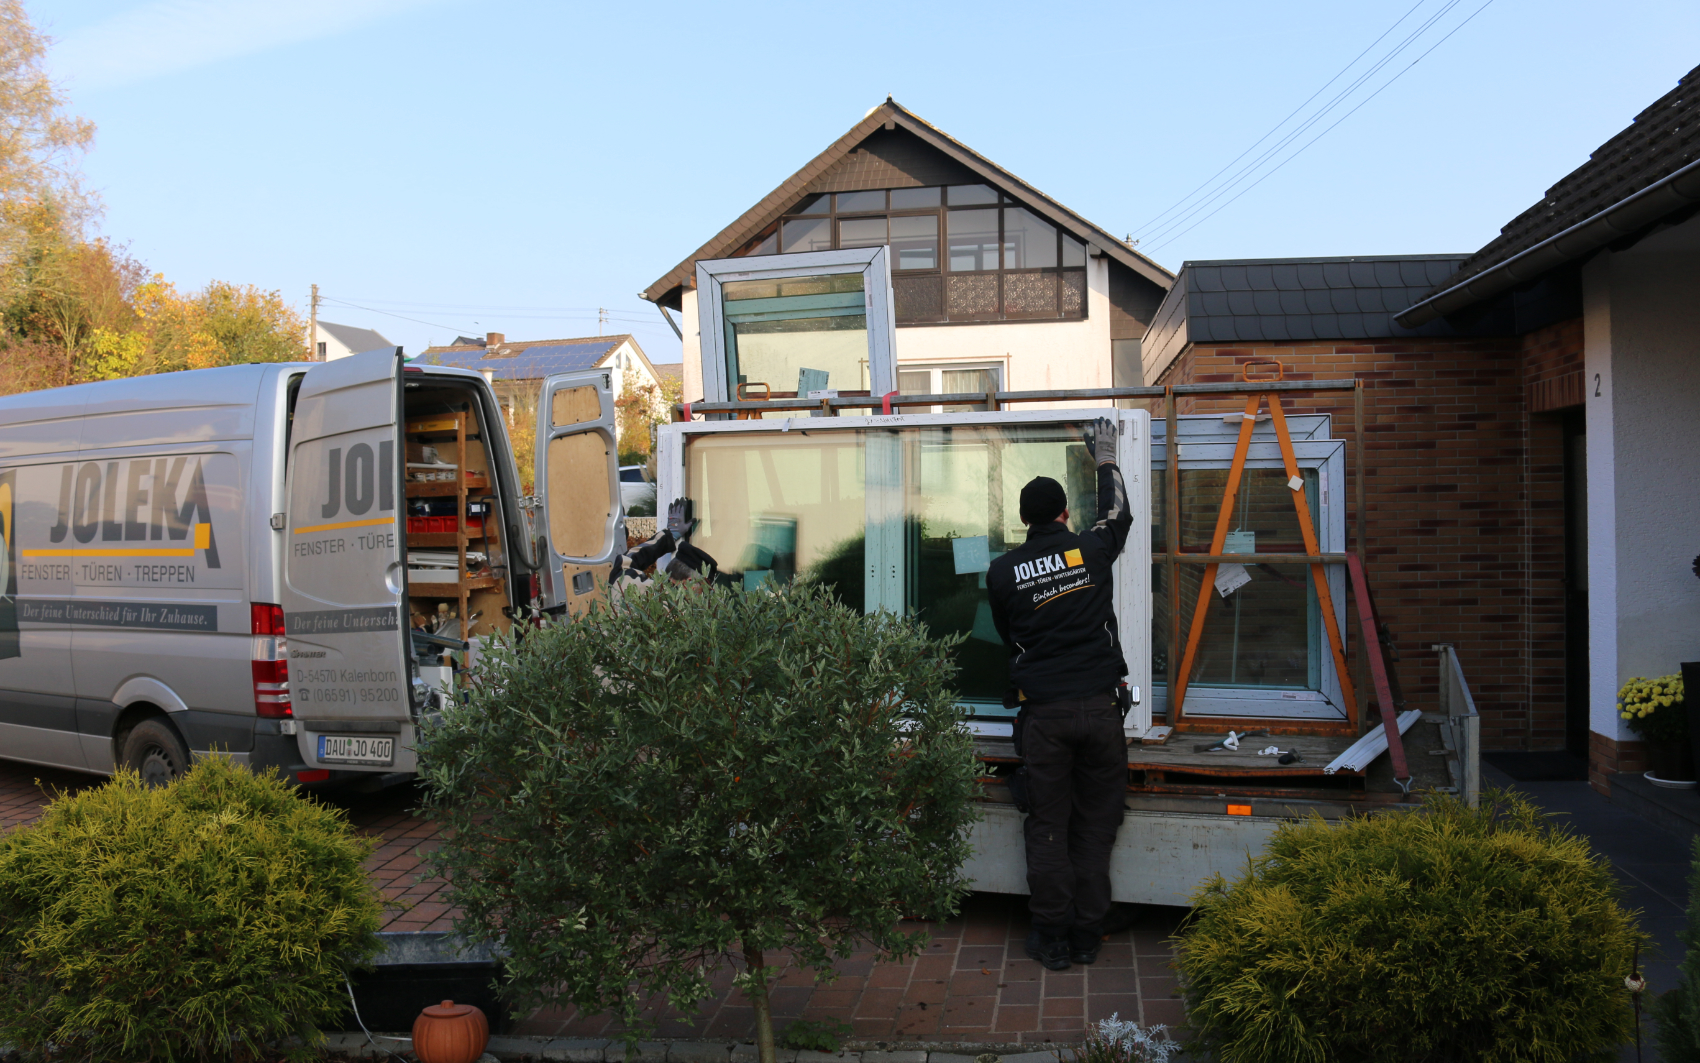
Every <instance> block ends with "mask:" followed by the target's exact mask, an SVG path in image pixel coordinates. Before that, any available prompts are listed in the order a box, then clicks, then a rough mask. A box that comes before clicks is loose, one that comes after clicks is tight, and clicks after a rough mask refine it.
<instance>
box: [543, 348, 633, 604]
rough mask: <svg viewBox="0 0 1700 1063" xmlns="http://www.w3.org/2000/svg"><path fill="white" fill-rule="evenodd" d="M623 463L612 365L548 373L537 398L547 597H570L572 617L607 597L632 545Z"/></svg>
mask: <svg viewBox="0 0 1700 1063" xmlns="http://www.w3.org/2000/svg"><path fill="white" fill-rule="evenodd" d="M619 463H620V459H619V453H618V448H617V447H616V445H615V442H614V392H613V382H612V376H611V371H610V370H607V369H594V370H588V371H585V372H578V373H559V374H557V375H555V376H552V377H549V378H547V379H546V380H544V381H543V391H542V393H541V394H540V395H539V396H538V403H537V493H538V495H539V496H540V497H541V499H542V502H543V506H542V515H543V529H542V533H543V534H542V539H543V548H542V550H541V551H540V552H541V553H542V554H543V555H544V556H543V557H542V558H540V560H543V561H544V575H545V580H546V584H547V585H546V587H545V590H544V595H543V597H544V599H545V601H546V602H547V603H548V604H550V605H559V604H562V603H565V604H566V606H567V613H568V615H570V616H578V615H579V614H581V613H583V612H584V611H585V610H587V609H589V608H590V606H591V604H592V603H593V602H599V601H605V600H606V599H607V596H608V572H609V566H610V565H611V563H612V562H613V560H614V558H615V557H616V556H618V555H619V554H623V553H625V552H626V538H625V513H624V511H623V510H622V508H621V506H620V469H619Z"/></svg>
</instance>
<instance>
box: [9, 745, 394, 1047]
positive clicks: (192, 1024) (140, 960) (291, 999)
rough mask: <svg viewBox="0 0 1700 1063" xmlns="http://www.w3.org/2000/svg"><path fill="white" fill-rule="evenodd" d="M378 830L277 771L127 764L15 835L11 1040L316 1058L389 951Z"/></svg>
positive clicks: (222, 764) (217, 764) (214, 761)
mask: <svg viewBox="0 0 1700 1063" xmlns="http://www.w3.org/2000/svg"><path fill="white" fill-rule="evenodd" d="M374 845H375V843H374V842H372V841H369V840H367V839H364V838H361V837H359V836H357V835H355V834H354V833H353V832H352V831H351V830H350V828H349V826H348V824H347V822H346V821H345V820H344V819H343V818H342V815H341V813H339V812H337V811H334V810H332V809H329V808H326V807H324V806H322V805H319V804H317V803H315V802H313V801H311V800H309V799H307V798H304V797H301V796H299V795H297V794H296V793H295V791H294V790H293V789H291V788H290V787H288V786H287V785H285V784H284V783H283V782H282V781H280V780H279V779H278V778H277V777H276V775H275V773H267V774H265V775H255V774H254V773H252V772H250V771H249V770H248V769H247V768H245V767H242V766H239V765H234V764H231V763H230V762H229V761H227V760H225V759H223V758H220V757H212V758H207V759H204V760H202V761H200V762H198V763H197V764H196V765H195V766H194V767H193V768H192V769H191V770H190V771H188V772H187V773H185V774H184V775H183V776H182V777H181V778H179V779H177V780H176V781H175V782H173V783H171V784H170V785H169V786H163V787H157V788H149V787H147V786H145V785H143V783H142V780H141V778H140V776H138V775H136V774H135V773H134V772H131V771H121V772H120V773H119V774H118V775H116V776H114V777H113V779H112V780H111V781H110V782H108V783H107V784H105V785H104V786H100V787H97V788H94V789H90V790H85V791H83V792H81V793H78V794H74V795H71V796H64V797H59V798H58V799H56V800H55V801H53V803H52V804H50V805H48V807H47V810H46V812H45V813H44V814H43V815H42V817H41V819H40V820H38V821H37V822H36V823H34V824H32V825H29V826H25V827H21V828H19V829H17V830H14V831H12V832H10V833H8V834H6V835H5V836H4V837H0V913H4V917H3V918H0V1042H6V1041H9V1042H12V1043H13V1044H14V1045H16V1046H17V1047H19V1048H20V1049H22V1050H24V1051H25V1052H27V1053H31V1054H48V1052H49V1049H50V1046H51V1050H52V1052H53V1053H55V1054H58V1055H60V1056H62V1057H63V1058H67V1059H97V1060H232V1059H234V1060H249V1059H256V1058H262V1057H264V1058H271V1057H274V1056H276V1055H280V1054H281V1055H285V1056H290V1057H292V1058H305V1057H308V1056H310V1055H312V1048H311V1045H312V1044H313V1042H315V1041H317V1040H318V1030H317V1026H318V1025H319V1024H325V1023H329V1022H331V1021H333V1020H335V1019H337V1018H338V1017H339V1016H340V1015H342V1014H343V1013H344V1012H346V1011H347V1006H348V997H347V995H346V990H345V989H344V985H343V972H344V970H345V969H346V968H347V967H348V966H350V965H355V964H360V963H363V962H366V961H369V960H370V959H371V958H372V957H373V956H374V955H375V954H376V952H377V948H378V939H377V936H376V931H377V928H378V926H379V915H380V913H381V909H382V902H381V900H380V898H379V897H378V894H377V892H376V890H374V888H373V887H372V885H371V883H370V882H369V881H368V879H367V877H366V874H365V871H364V869H363V868H362V866H361V865H362V861H363V860H364V859H365V858H366V857H367V856H369V855H370V854H371V852H372V850H373V848H374Z"/></svg>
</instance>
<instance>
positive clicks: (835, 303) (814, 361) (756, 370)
mask: <svg viewBox="0 0 1700 1063" xmlns="http://www.w3.org/2000/svg"><path fill="white" fill-rule="evenodd" d="M721 296H722V298H723V300H724V306H725V314H726V361H727V366H726V373H727V379H729V380H732V381H734V382H736V383H737V384H743V385H751V386H750V387H747V388H746V389H745V394H746V395H747V396H748V397H750V398H761V397H762V396H763V394H770V395H794V394H797V393H799V392H802V391H813V390H820V389H827V388H836V389H838V390H840V391H866V390H867V389H868V369H867V359H868V318H867V296H866V293H865V292H864V291H863V289H862V275H861V274H860V273H834V274H827V275H824V276H818V277H788V278H784V279H778V280H753V281H728V282H727V283H725V284H724V285H722V286H721ZM761 384H765V385H767V387H766V389H765V390H764V389H763V388H761V387H759V386H756V385H761Z"/></svg>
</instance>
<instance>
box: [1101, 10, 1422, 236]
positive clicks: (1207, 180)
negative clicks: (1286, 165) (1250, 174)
mask: <svg viewBox="0 0 1700 1063" xmlns="http://www.w3.org/2000/svg"><path fill="white" fill-rule="evenodd" d="M1427 2H1428V0H1417V2H1416V3H1415V4H1412V5H1411V10H1410V11H1407V12H1405V13H1404V14H1403V15H1400V16H1399V17H1398V18H1397V19H1395V20H1394V22H1393V25H1391V26H1389V27H1387V28H1386V29H1384V30H1382V31H1381V36H1380V37H1377V38H1376V39H1375V40H1373V41H1370V42H1369V45H1368V47H1366V48H1365V49H1364V50H1363V51H1361V52H1359V53H1358V54H1357V55H1355V56H1353V57H1352V61H1351V62H1349V63H1347V64H1346V65H1345V66H1343V67H1341V68H1340V71H1339V73H1337V74H1335V75H1334V76H1333V77H1331V78H1329V79H1328V80H1327V81H1325V82H1323V83H1322V87H1321V88H1319V89H1317V90H1316V91H1315V92H1313V93H1311V94H1310V96H1309V97H1307V98H1306V99H1305V101H1304V102H1303V103H1301V104H1299V105H1298V106H1297V107H1294V108H1293V109H1292V111H1291V112H1289V113H1288V114H1287V116H1286V117H1285V118H1283V119H1281V120H1280V121H1279V122H1276V123H1275V124H1274V125H1272V126H1270V127H1269V132H1267V133H1265V134H1263V135H1262V136H1260V137H1258V138H1257V139H1256V140H1254V141H1252V143H1251V147H1249V148H1246V149H1245V150H1244V151H1242V152H1240V153H1239V154H1238V155H1235V156H1234V157H1233V158H1232V159H1229V160H1228V163H1227V165H1226V166H1223V167H1222V168H1221V169H1220V170H1217V171H1216V172H1215V173H1213V174H1211V175H1210V176H1209V177H1207V178H1205V179H1204V181H1203V182H1202V183H1201V184H1199V186H1198V187H1197V188H1195V189H1193V190H1192V191H1191V192H1188V193H1187V194H1186V195H1184V196H1182V197H1181V198H1180V199H1178V200H1176V201H1175V203H1174V204H1173V205H1172V206H1170V207H1168V208H1167V209H1165V210H1164V211H1162V212H1161V213H1160V214H1158V215H1156V216H1155V217H1153V218H1152V219H1150V220H1149V221H1146V222H1141V223H1140V225H1139V226H1138V228H1136V229H1135V230H1134V232H1143V231H1144V230H1146V229H1148V228H1150V227H1151V226H1152V225H1155V224H1156V223H1157V222H1158V221H1161V220H1162V219H1163V218H1164V217H1166V216H1167V215H1168V214H1169V213H1170V211H1173V210H1176V209H1178V208H1179V207H1180V206H1182V205H1183V204H1184V203H1186V201H1187V200H1189V199H1191V198H1192V197H1193V196H1195V195H1197V194H1198V193H1199V192H1200V191H1201V190H1202V189H1203V188H1204V187H1205V186H1207V185H1209V184H1210V183H1211V182H1212V181H1214V180H1216V178H1218V177H1220V176H1222V175H1223V174H1225V173H1227V172H1228V169H1229V167H1231V166H1233V165H1234V163H1236V162H1239V161H1240V160H1241V159H1243V158H1245V157H1246V156H1247V155H1250V154H1251V152H1252V150H1253V149H1254V148H1256V147H1257V146H1258V145H1259V144H1261V143H1263V142H1264V141H1265V140H1268V139H1269V138H1270V137H1272V136H1274V135H1275V131H1276V130H1277V129H1280V128H1281V127H1282V126H1284V125H1286V124H1287V123H1288V122H1290V121H1292V119H1293V115H1295V114H1298V113H1299V112H1300V111H1302V110H1304V109H1305V108H1306V107H1308V106H1310V101H1311V100H1314V99H1316V98H1317V97H1318V96H1320V95H1322V93H1323V92H1324V90H1326V89H1327V88H1328V86H1330V85H1332V84H1334V83H1335V82H1336V81H1339V80H1340V79H1341V78H1342V77H1345V76H1346V71H1348V70H1350V69H1352V67H1354V66H1356V65H1357V63H1358V60H1359V59H1362V58H1363V57H1364V56H1366V55H1368V54H1369V51H1370V49H1371V48H1374V47H1375V46H1376V45H1378V44H1380V43H1381V42H1382V39H1383V38H1385V37H1386V36H1387V35H1388V34H1389V33H1392V32H1393V31H1394V30H1395V29H1398V28H1399V24H1400V23H1401V22H1404V21H1405V20H1406V19H1408V18H1410V17H1411V12H1412V11H1415V10H1416V9H1417V8H1419V7H1422V6H1423V5H1424V4H1426V3H1427Z"/></svg>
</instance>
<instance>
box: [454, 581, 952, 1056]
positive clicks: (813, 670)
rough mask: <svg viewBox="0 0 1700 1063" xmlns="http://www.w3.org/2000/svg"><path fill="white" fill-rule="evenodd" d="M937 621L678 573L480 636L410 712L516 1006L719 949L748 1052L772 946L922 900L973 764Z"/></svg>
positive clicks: (829, 954) (913, 940)
mask: <svg viewBox="0 0 1700 1063" xmlns="http://www.w3.org/2000/svg"><path fill="white" fill-rule="evenodd" d="M952 645H954V642H953V641H935V640H932V639H929V638H928V637H927V633H926V629H925V628H923V627H922V626H921V625H920V624H918V623H917V622H915V621H914V620H912V619H905V618H899V617H895V616H892V615H890V614H884V613H880V614H875V615H873V616H864V615H862V614H860V613H859V612H856V611H853V610H851V609H849V608H846V607H845V606H844V605H842V604H840V603H839V602H838V601H836V600H835V599H834V598H833V596H832V595H831V593H830V591H829V590H827V589H825V588H822V587H818V586H805V585H795V586H792V587H789V588H786V589H783V590H779V591H771V592H770V591H758V592H751V593H745V592H742V591H740V590H737V589H731V588H726V587H714V588H709V587H705V586H704V585H702V584H686V585H682V586H673V587H667V586H663V587H658V588H656V589H655V590H653V591H650V592H648V593H643V594H636V595H630V596H628V597H626V598H625V600H624V602H623V603H622V605H621V606H620V608H619V609H618V610H617V611H609V610H605V609H598V610H596V611H593V612H591V613H590V614H588V615H586V616H582V617H579V618H578V619H576V620H573V621H571V622H563V623H558V624H552V625H549V626H546V627H544V628H541V629H539V630H535V631H533V632H531V633H530V634H528V635H526V637H525V638H524V639H523V641H520V642H518V643H513V642H507V641H498V642H496V643H495V644H494V645H493V646H492V647H491V648H490V649H489V650H488V652H487V653H486V655H485V656H484V662H485V664H484V671H483V673H482V674H481V675H480V676H479V677H478V678H477V680H476V681H475V682H474V684H473V686H472V687H471V692H470V694H469V695H468V696H467V697H466V698H465V699H464V700H463V701H462V703H461V704H459V705H456V706H453V707H451V708H449V709H448V710H447V711H445V712H444V713H443V716H442V721H441V723H440V724H439V725H437V726H435V727H431V728H428V729H427V730H426V733H425V735H424V740H423V742H422V745H421V752H420V758H421V773H422V775H423V777H424V778H425V780H426V781H427V782H428V784H429V787H430V795H431V796H430V798H429V811H430V813H431V814H432V815H433V816H435V817H436V818H437V819H438V821H439V822H441V823H443V824H444V825H445V826H446V827H447V828H449V829H448V830H447V831H446V834H447V838H446V839H445V841H444V844H443V846H442V848H441V849H440V850H439V851H438V852H437V853H436V854H434V856H433V857H432V861H433V866H434V867H435V868H437V869H438V870H440V871H441V872H442V873H444V875H445V876H446V877H447V879H448V880H449V882H450V884H451V894H450V898H451V900H452V902H453V903H454V904H455V905H457V906H458V907H459V908H460V910H461V913H462V915H461V918H460V920H459V922H458V923H457V928H458V930H459V932H460V933H461V934H463V935H464V936H466V937H467V938H469V939H472V940H478V941H488V942H492V943H500V944H501V945H502V947H503V948H505V949H506V950H507V955H506V960H505V964H506V970H507V972H508V977H509V980H510V981H509V985H508V986H507V990H508V993H509V996H510V999H511V1000H512V1001H513V1002H514V1003H515V1004H517V1005H522V1006H523V1005H567V1004H571V1005H574V1006H576V1007H577V1008H579V1009H580V1010H581V1011H583V1012H586V1013H592V1014H594V1013H599V1012H604V1011H612V1012H615V1013H616V1014H618V1015H619V1017H620V1018H621V1020H622V1021H623V1022H624V1023H625V1024H626V1026H627V1028H628V1030H631V1031H633V1033H632V1034H631V1036H632V1037H633V1038H635V1037H636V1036H637V1033H636V1031H639V1030H641V1029H643V1028H644V1027H645V1023H644V1019H643V1013H644V1009H645V1007H646V1005H647V1004H648V1003H649V1002H650V1001H651V1000H652V999H653V998H655V997H656V996H660V995H664V996H665V997H666V998H667V999H668V1000H669V1001H670V1002H671V1003H672V1005H673V1006H675V1007H677V1008H680V1009H682V1010H686V1011H688V1010H690V1009H692V1008H693V1007H694V1006H695V1005H696V1003H697V1002H699V1001H701V1000H702V999H704V998H705V997H707V996H708V995H709V994H710V992H711V987H710V982H709V978H710V976H711V974H712V973H713V971H714V970H715V969H716V968H717V967H718V966H720V965H721V964H723V963H725V962H727V961H728V960H729V959H730V958H732V957H736V958H737V959H738V960H739V961H741V969H740V970H739V973H738V974H737V976H736V984H737V985H738V986H739V987H740V988H742V989H743V990H745V992H746V993H748V995H749V998H750V1000H751V1003H752V1006H753V1007H754V1010H755V1013H756V1019H757V1027H758V1044H759V1046H760V1048H761V1054H762V1057H763V1058H764V1059H766V1060H772V1059H773V1051H774V1045H773V1029H772V1022H771V1017H770V1015H769V1013H768V1010H767V985H768V983H769V981H771V979H772V978H773V977H774V975H775V973H776V972H777V971H778V970H779V969H781V968H779V967H778V966H777V965H776V964H775V963H774V962H773V961H774V960H775V959H776V957H775V955H774V953H775V952H776V951H777V950H786V951H789V952H790V953H791V954H792V955H793V956H794V957H795V960H796V962H797V963H798V964H800V965H801V966H805V967H812V968H815V969H816V970H817V972H823V973H829V966H830V964H831V962H832V960H833V957H834V956H840V957H846V956H849V955H850V954H851V952H852V951H853V949H854V948H855V947H856V946H857V945H858V944H861V943H863V942H866V943H870V944H871V945H872V946H873V947H874V948H875V949H877V950H879V951H880V952H882V953H884V954H886V955H890V956H904V955H911V954H914V953H915V952H917V951H918V950H919V949H920V948H922V947H923V945H924V942H925V936H924V935H923V934H920V933H906V932H904V931H903V930H902V929H901V928H900V926H899V921H900V920H901V919H902V918H903V917H905V916H920V917H922V918H929V919H932V918H941V917H944V916H945V915H947V914H949V913H950V912H952V911H954V909H955V908H956V906H957V904H958V902H959V901H960V899H961V897H962V896H963V895H964V894H965V893H966V892H967V889H966V886H965V885H964V882H963V879H962V875H961V870H960V869H961V865H962V863H963V861H964V860H965V859H966V858H967V856H968V852H969V849H968V842H967V830H968V828H969V826H970V824H971V823H972V821H973V819H974V817H975V815H976V812H975V808H974V803H973V802H974V798H975V796H976V794H977V793H978V786H979V784H978V781H977V780H978V775H979V766H978V763H977V762H976V760H975V757H974V750H973V742H972V738H971V736H970V735H969V734H967V733H966V731H965V730H964V729H963V728H962V727H961V726H960V725H961V723H962V721H963V714H962V711H961V710H960V709H959V708H958V706H957V699H956V696H955V693H954V691H953V689H952V682H951V681H952V678H953V676H954V672H955V665H954V664H953V663H952V662H951V659H950V655H949V648H950V646H952Z"/></svg>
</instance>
